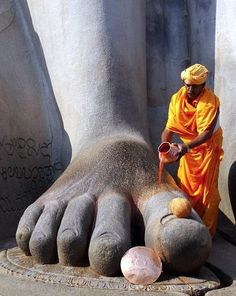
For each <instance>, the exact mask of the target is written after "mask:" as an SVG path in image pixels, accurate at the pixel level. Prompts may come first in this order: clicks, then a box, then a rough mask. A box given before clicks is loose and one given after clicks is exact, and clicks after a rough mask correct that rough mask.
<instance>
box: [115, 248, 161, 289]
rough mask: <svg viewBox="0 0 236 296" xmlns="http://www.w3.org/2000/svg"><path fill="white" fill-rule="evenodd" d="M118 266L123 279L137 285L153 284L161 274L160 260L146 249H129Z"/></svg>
mask: <svg viewBox="0 0 236 296" xmlns="http://www.w3.org/2000/svg"><path fill="white" fill-rule="evenodd" d="M120 266H121V271H122V273H123V275H124V277H125V278H126V279H127V280H128V281H129V282H130V283H132V284H137V285H149V284H152V283H154V282H155V281H156V280H157V279H158V277H159V276H160V274H161V272H162V263H161V259H160V258H159V256H157V255H156V254H155V253H154V251H153V250H152V249H150V248H147V247H134V248H131V249H129V250H128V251H127V252H126V253H125V255H124V256H123V257H122V259H121V263H120Z"/></svg>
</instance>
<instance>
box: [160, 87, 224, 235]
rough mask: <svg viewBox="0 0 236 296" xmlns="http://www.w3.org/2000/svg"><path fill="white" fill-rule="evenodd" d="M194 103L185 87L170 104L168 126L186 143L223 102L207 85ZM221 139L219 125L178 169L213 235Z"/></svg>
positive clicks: (181, 182) (208, 120)
mask: <svg viewBox="0 0 236 296" xmlns="http://www.w3.org/2000/svg"><path fill="white" fill-rule="evenodd" d="M193 105H194V106H193ZM193 105H191V104H189V103H188V102H187V92H186V88H185V87H184V86H183V87H182V88H181V89H180V90H179V91H178V92H177V93H176V94H174V95H173V96H172V98H171V102H170V105H169V114H168V121H167V124H166V128H167V129H169V130H171V131H172V132H174V133H176V134H178V135H179V137H180V139H181V140H182V141H183V142H184V143H186V144H187V143H189V142H191V141H192V140H193V139H195V138H196V137H197V136H198V135H200V134H201V133H203V132H204V131H205V130H206V129H207V128H209V127H210V125H211V123H212V121H213V120H214V118H215V116H216V114H217V112H218V109H219V106H220V102H219V99H218V97H217V96H216V95H215V94H214V93H213V92H212V91H211V90H210V89H208V88H204V89H203V91H202V92H201V94H200V95H199V96H198V98H197V99H196V100H195V101H194V102H193ZM222 139H223V137H222V129H221V128H220V127H219V125H217V124H216V127H215V130H214V132H213V135H212V136H211V138H210V139H208V140H207V141H206V142H205V143H203V144H201V145H199V146H197V147H195V148H192V149H191V150H190V152H188V153H186V154H185V155H184V156H183V157H182V158H181V159H180V164H179V169H178V178H179V182H180V184H179V186H180V188H181V189H182V190H183V191H184V192H186V193H187V195H188V196H189V199H190V201H191V203H192V206H193V208H194V209H195V210H196V211H197V213H198V214H199V216H200V217H201V218H202V220H203V222H204V223H205V224H206V226H207V227H208V229H209V231H210V233H211V235H212V236H214V234H215V231H216V224H217V215H218V207H219V203H220V195H219V191H218V173H219V164H220V161H221V159H222V157H223V149H222Z"/></svg>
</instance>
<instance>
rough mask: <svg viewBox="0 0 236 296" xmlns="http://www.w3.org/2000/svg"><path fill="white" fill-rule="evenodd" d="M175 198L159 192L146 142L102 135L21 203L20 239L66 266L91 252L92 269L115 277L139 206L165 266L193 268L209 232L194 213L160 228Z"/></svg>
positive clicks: (42, 258) (38, 256)
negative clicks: (29, 201) (24, 204)
mask: <svg viewBox="0 0 236 296" xmlns="http://www.w3.org/2000/svg"><path fill="white" fill-rule="evenodd" d="M170 190H172V191H170ZM178 194H181V193H178ZM174 197H176V192H175V191H174V190H173V189H172V188H171V187H169V189H167V187H166V189H165V192H164V194H163V193H162V194H161V193H158V188H157V186H156V161H155V156H154V154H153V152H152V150H151V149H149V147H148V145H147V144H145V142H140V141H135V140H133V139H128V138H120V139H119V138H116V139H114V138H110V139H108V140H101V141H100V142H99V143H97V144H94V145H92V146H91V147H87V148H86V149H85V150H84V151H83V152H81V153H80V155H79V156H78V157H77V158H76V159H75V160H74V161H73V162H72V163H71V165H70V166H69V167H68V168H67V170H66V171H65V172H64V174H63V175H62V176H61V177H60V178H59V179H58V180H57V181H56V182H55V183H54V185H53V186H52V187H51V188H50V189H49V190H48V191H47V192H46V193H45V194H43V195H42V196H41V197H40V198H39V199H38V200H37V201H36V202H35V203H34V204H32V205H31V206H30V207H29V208H28V209H26V211H25V213H24V215H23V217H22V218H21V220H20V223H19V226H18V230H17V234H16V237H17V243H18V245H19V246H20V248H21V249H22V250H23V251H24V252H25V254H27V255H30V254H31V255H32V256H33V257H34V258H35V260H36V261H37V262H39V263H41V264H43V263H50V262H53V261H54V260H55V259H56V257H57V256H58V259H59V263H61V264H63V265H81V264H83V259H85V258H87V256H88V257H89V262H90V265H91V267H92V268H93V269H94V270H95V271H97V272H98V273H100V274H103V275H108V276H111V275H116V274H117V273H119V271H120V260H121V257H122V256H123V255H124V253H125V252H126V251H127V250H128V249H129V248H130V247H131V246H132V239H131V217H132V216H133V215H132V212H134V211H135V208H136V207H138V208H139V209H140V211H141V212H143V214H144V218H145V223H146V244H147V245H148V246H150V247H152V248H153V249H154V250H155V251H156V252H157V253H158V254H159V255H161V257H162V259H163V260H164V261H165V263H166V264H167V265H168V267H169V268H170V269H173V270H175V271H180V272H189V271H193V270H195V269H196V268H198V267H200V266H201V265H202V264H203V263H204V261H205V260H206V258H207V256H208V254H209V249H210V244H211V241H210V236H209V234H208V231H207V229H206V227H205V226H203V225H202V224H201V222H200V221H197V220H198V219H199V218H198V217H197V216H196V214H193V216H192V217H190V219H179V218H176V217H174V216H172V219H171V221H169V222H167V223H166V224H165V223H164V226H165V225H167V227H161V225H162V224H163V223H162V220H163V219H166V218H165V216H166V214H167V212H168V210H167V209H168V207H167V205H168V202H169V201H170V200H171V199H172V198H174ZM134 224H135V223H134ZM160 246H162V247H160ZM56 255H57V256H56ZM185 261H186V262H185ZM185 263H186V264H185Z"/></svg>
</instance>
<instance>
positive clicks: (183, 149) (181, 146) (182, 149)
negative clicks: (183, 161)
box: [175, 143, 189, 160]
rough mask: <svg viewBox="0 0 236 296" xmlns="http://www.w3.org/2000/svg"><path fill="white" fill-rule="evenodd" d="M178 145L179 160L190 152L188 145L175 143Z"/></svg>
mask: <svg viewBox="0 0 236 296" xmlns="http://www.w3.org/2000/svg"><path fill="white" fill-rule="evenodd" d="M175 144H177V145H178V148H179V152H178V153H177V156H178V160H179V159H180V158H181V157H182V156H183V155H184V154H186V153H187V152H189V146H188V145H187V144H180V143H175Z"/></svg>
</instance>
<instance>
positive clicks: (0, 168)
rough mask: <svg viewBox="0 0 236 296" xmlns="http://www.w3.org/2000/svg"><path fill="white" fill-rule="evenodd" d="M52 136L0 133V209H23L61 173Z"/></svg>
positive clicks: (1, 211) (60, 165)
mask: <svg viewBox="0 0 236 296" xmlns="http://www.w3.org/2000/svg"><path fill="white" fill-rule="evenodd" d="M53 148H54V147H53V137H51V139H49V140H47V141H42V142H40V141H38V140H36V139H34V138H32V137H29V138H24V137H8V136H6V135H5V136H2V137H0V186H1V190H0V213H10V212H15V211H22V210H24V209H25V208H26V207H27V206H28V205H29V204H31V203H32V202H33V201H34V200H35V199H36V198H37V197H38V196H39V195H41V194H42V193H43V192H44V191H45V190H46V189H47V188H48V187H49V186H50V185H51V184H52V182H53V181H54V180H55V179H56V178H57V177H58V176H59V175H60V174H61V173H62V171H63V165H62V163H61V162H60V160H58V159H56V158H55V157H53Z"/></svg>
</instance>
